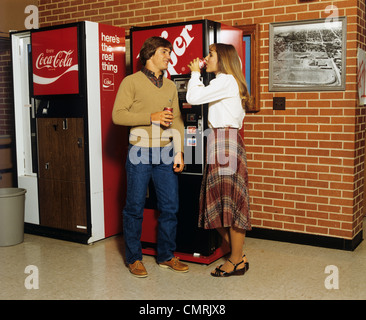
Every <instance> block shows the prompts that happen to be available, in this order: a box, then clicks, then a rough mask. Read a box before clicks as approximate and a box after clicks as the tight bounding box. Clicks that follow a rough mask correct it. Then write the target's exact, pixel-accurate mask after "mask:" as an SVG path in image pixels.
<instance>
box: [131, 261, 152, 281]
mask: <svg viewBox="0 0 366 320" xmlns="http://www.w3.org/2000/svg"><path fill="white" fill-rule="evenodd" d="M128 270H130V272H131V273H132V275H134V276H135V277H137V278H146V277H147V271H146V269H145V267H144V264H143V263H142V261H140V260H136V261H135V262H134V263H132V264H129V265H128Z"/></svg>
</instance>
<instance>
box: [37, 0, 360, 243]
mask: <svg viewBox="0 0 366 320" xmlns="http://www.w3.org/2000/svg"><path fill="white" fill-rule="evenodd" d="M328 5H334V6H336V7H337V9H338V13H339V15H340V16H347V69H346V75H347V81H346V82H347V84H346V91H336V92H281V93H273V92H269V91H268V56H269V23H271V22H279V21H291V20H305V19H316V18H325V17H327V16H328V15H329V13H326V12H325V8H326V7H327V6H328ZM39 10H40V25H41V27H44V26H49V25H55V24H63V23H69V22H75V21H81V20H90V21H95V22H100V23H106V24H112V25H116V26H121V27H124V28H125V29H126V31H127V34H128V30H129V28H130V27H131V26H146V25H154V24H161V23H172V22H178V21H189V20H197V19H210V20H215V21H219V22H223V23H225V24H228V25H233V26H235V25H245V24H259V25H260V55H259V59H260V79H259V83H260V100H261V111H260V113H257V114H250V115H247V116H246V119H245V142H246V146H247V153H248V160H249V162H248V165H249V168H250V188H251V190H250V192H251V208H252V221H253V225H254V226H255V227H260V228H269V229H277V230H286V231H295V232H301V233H310V234H319V235H325V236H332V237H339V238H344V239H352V238H353V237H354V236H355V235H356V234H357V233H358V232H359V231H360V230H361V229H362V217H363V204H362V199H363V187H364V178H363V173H364V149H365V142H364V141H365V133H364V132H365V108H364V107H359V106H358V105H357V88H356V73H357V59H356V56H357V47H358V46H362V47H363V48H365V44H366V40H365V34H366V33H365V31H366V28H365V3H364V1H363V0H344V1H312V2H309V3H307V2H305V1H303V2H301V3H299V1H298V0H263V1H258V0H256V1H255V0H241V1H240V0H206V1H198V0H195V1H193V0H152V1H139V0H120V1H118V0H110V1H96V0H70V1H64V0H52V1H50V0H39ZM274 96H282V97H283V96H284V97H286V110H285V111H273V110H272V99H273V97H274Z"/></svg>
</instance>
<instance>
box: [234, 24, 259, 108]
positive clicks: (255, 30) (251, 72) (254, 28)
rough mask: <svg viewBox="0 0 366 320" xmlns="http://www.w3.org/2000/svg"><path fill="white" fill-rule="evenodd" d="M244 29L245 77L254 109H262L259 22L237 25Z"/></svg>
mask: <svg viewBox="0 0 366 320" xmlns="http://www.w3.org/2000/svg"><path fill="white" fill-rule="evenodd" d="M235 28H238V29H240V30H242V31H243V46H244V50H245V60H246V61H245V79H246V81H247V84H248V90H249V92H250V95H251V97H252V99H253V110H252V111H250V112H253V113H256V112H258V111H260V99H259V97H260V83H259V24H249V25H241V26H237V25H235Z"/></svg>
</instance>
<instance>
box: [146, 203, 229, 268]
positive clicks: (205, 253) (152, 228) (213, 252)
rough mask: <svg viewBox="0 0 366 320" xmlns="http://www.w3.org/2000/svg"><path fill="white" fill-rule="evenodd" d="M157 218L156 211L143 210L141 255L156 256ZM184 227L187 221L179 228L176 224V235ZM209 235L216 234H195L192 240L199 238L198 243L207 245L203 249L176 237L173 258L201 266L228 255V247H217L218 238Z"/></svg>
mask: <svg viewBox="0 0 366 320" xmlns="http://www.w3.org/2000/svg"><path fill="white" fill-rule="evenodd" d="M158 216H159V211H158V210H156V209H146V208H145V210H144V220H143V222H142V235H141V244H142V253H143V254H146V255H152V256H156V254H157V252H156V241H157V240H156V239H157V229H158ZM188 223H189V222H188ZM185 226H187V221H186V222H183V224H182V225H181V226H179V223H178V234H179V231H180V229H181V228H182V227H183V228H184V227H185ZM191 229H192V228H191ZM191 231H192V230H191ZM202 231H204V230H202ZM206 231H207V230H206ZM210 233H216V231H215V230H211V232H208V233H205V232H204V233H203V234H200V232H195V237H194V239H195V240H197V239H198V238H200V239H201V240H198V242H205V243H206V244H207V245H205V246H203V247H202V246H199V245H198V243H197V241H194V242H196V243H197V245H196V246H195V245H194V244H193V243H192V242H191V241H188V238H185V240H184V238H179V236H178V237H177V251H175V252H174V256H176V257H178V258H179V259H180V260H183V261H189V262H196V263H201V264H210V263H212V262H214V261H216V260H218V259H220V258H221V257H223V256H225V255H226V254H228V253H229V252H230V248H229V246H228V245H227V244H226V243H221V245H218V244H217V238H218V237H219V236H218V235H216V234H214V236H213V235H210ZM191 236H192V235H191ZM207 237H208V238H207ZM210 238H213V239H210ZM212 241H214V243H211V244H210V242H212ZM201 244H202V243H201ZM209 247H213V248H214V249H210V248H209ZM195 248H196V249H197V252H195V251H196V250H195ZM198 251H200V252H198Z"/></svg>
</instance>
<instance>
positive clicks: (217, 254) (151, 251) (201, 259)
mask: <svg viewBox="0 0 366 320" xmlns="http://www.w3.org/2000/svg"><path fill="white" fill-rule="evenodd" d="M149 245H151V243H144V242H143V243H142V253H143V254H146V255H151V256H156V249H155V248H151V247H148V246H149ZM145 246H146V247H145ZM229 252H230V249H229V247H228V246H225V245H222V246H221V247H220V248H217V249H216V250H215V251H214V253H212V254H211V255H209V256H202V255H200V254H195V253H184V252H174V256H175V257H178V258H179V259H180V260H182V261H189V262H196V263H201V264H211V263H212V262H214V261H216V260H218V259H220V258H222V257H223V256H225V255H226V254H228V253H229Z"/></svg>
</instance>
